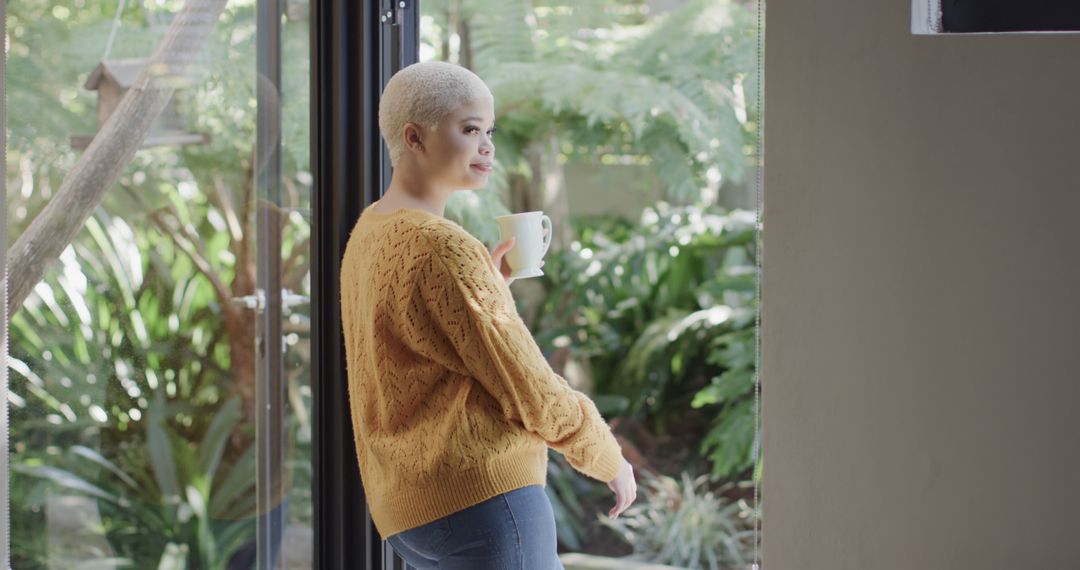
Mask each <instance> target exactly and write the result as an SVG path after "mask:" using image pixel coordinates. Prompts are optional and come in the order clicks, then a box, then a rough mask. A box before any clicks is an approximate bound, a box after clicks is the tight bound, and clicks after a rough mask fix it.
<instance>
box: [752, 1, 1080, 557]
mask: <svg viewBox="0 0 1080 570" xmlns="http://www.w3.org/2000/svg"><path fill="white" fill-rule="evenodd" d="M767 6H768V7H767V12H768V15H767V29H768V32H767V40H766V43H767V50H766V61H767V63H766V82H765V83H766V85H767V88H766V113H767V115H766V124H765V146H766V151H765V163H766V166H765V175H764V180H765V189H764V196H765V217H764V224H765V228H766V229H765V237H764V240H765V245H764V247H765V253H764V284H763V287H764V291H763V295H764V297H763V302H764V304H763V316H762V324H763V327H764V329H763V351H764V353H763V358H764V360H763V367H762V383H763V384H762V390H763V398H764V400H763V422H764V443H763V453H764V482H763V486H762V498H763V503H762V505H763V508H764V528H763V540H764V545H763V562H764V564H763V568H764V570H786V569H792V570H814V569H822V570H826V569H827V570H836V569H849V568H851V569H860V570H868V569H890V570H891V569H896V570H912V569H919V570H928V569H942V570H944V569H950V570H956V569H969V568H970V569H979V570H989V569H999V568H1000V569H1010V570H1012V569H1016V568H1055V569H1066V568H1080V548H1078V547H1077V537H1078V536H1080V220H1078V218H1080V179H1078V176H1077V171H1078V168H1080V104H1078V102H1080V35H1008V36H986V35H983V36H913V35H911V33H910V26H911V15H910V9H911V7H910V3H909V2H906V1H894V2H866V1H865V0H815V1H814V2H805V1H803V2H796V1H793V0H771V1H769V2H768V5H767Z"/></svg>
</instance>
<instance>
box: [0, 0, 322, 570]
mask: <svg viewBox="0 0 1080 570" xmlns="http://www.w3.org/2000/svg"><path fill="white" fill-rule="evenodd" d="M6 10H7V14H6V18H5V22H6V25H5V32H6V40H7V41H6V46H7V61H6V68H5V71H4V79H5V85H6V101H7V110H8V112H7V113H6V117H5V126H6V133H7V141H6V145H5V150H6V159H5V161H4V164H5V167H6V176H5V182H6V184H7V187H6V188H7V192H6V193H5V195H6V203H5V205H4V213H5V215H6V220H7V224H6V226H5V230H6V232H5V236H6V238H7V244H8V247H7V248H6V251H7V255H6V258H5V260H4V261H5V267H6V271H7V274H8V275H9V280H8V281H7V283H6V284H7V289H8V296H7V307H8V318H9V320H10V322H9V323H8V324H9V326H8V328H7V330H8V333H9V337H10V338H9V339H8V348H9V352H10V356H9V358H8V367H7V369H6V372H7V376H6V384H5V387H6V389H7V392H6V395H7V402H8V409H9V415H10V417H9V425H8V428H9V429H8V432H7V433H8V436H9V439H8V445H9V451H10V456H9V457H8V464H7V465H6V466H5V469H4V474H5V475H8V476H9V477H10V494H9V497H8V498H9V500H8V501H5V504H6V505H9V508H10V516H9V524H8V525H5V528H6V529H9V531H10V532H9V535H8V542H7V543H6V544H8V548H9V555H10V565H11V568H15V569H20V568H51V567H73V568H74V567H79V566H80V565H86V564H89V565H93V566H94V567H95V568H204V569H209V568H226V569H234V568H245V569H246V568H259V569H264V568H267V569H268V568H289V569H294V568H310V567H312V558H313V554H312V553H313V544H314V535H313V531H312V529H313V522H312V521H313V516H314V515H313V511H314V508H313V503H312V492H311V489H312V478H313V469H312V460H311V449H312V441H313V437H312V409H313V402H312V386H311V374H310V370H311V361H312V357H311V352H312V351H311V344H310V338H311V335H310V329H311V326H310V323H311V319H310V316H311V304H310V302H309V298H310V289H311V265H312V263H311V257H310V253H309V252H310V249H311V248H310V246H309V244H310V243H311V241H310V236H311V225H312V224H311V217H312V216H311V195H312V187H313V176H312V173H311V170H312V169H311V165H310V158H309V155H310V145H309V112H308V109H309V103H308V92H309V77H310V75H309V71H308V70H309V67H310V65H309V57H308V49H309V48H308V46H309V37H310V33H309V30H310V26H309V22H310V21H309V3H308V2H307V0H183V1H181V0H60V1H54V0H12V1H10V2H7V3H6Z"/></svg>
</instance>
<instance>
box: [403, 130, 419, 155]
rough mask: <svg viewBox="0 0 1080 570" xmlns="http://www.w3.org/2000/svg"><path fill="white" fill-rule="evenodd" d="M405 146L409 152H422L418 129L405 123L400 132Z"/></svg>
mask: <svg viewBox="0 0 1080 570" xmlns="http://www.w3.org/2000/svg"><path fill="white" fill-rule="evenodd" d="M402 139H404V141H405V146H406V147H407V148H409V149H410V150H414V151H419V152H424V141H423V139H422V138H421V133H420V129H419V127H417V126H416V125H415V124H413V123H405V126H404V127H403V132H402Z"/></svg>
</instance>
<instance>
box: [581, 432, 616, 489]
mask: <svg viewBox="0 0 1080 570" xmlns="http://www.w3.org/2000/svg"><path fill="white" fill-rule="evenodd" d="M611 441H612V442H613V443H614V445H606V446H604V452H603V453H601V454H600V455H597V456H596V461H594V462H593V464H592V469H590V470H589V471H591V472H592V473H593V474H594V475H593V477H595V478H596V479H599V480H600V481H601V482H603V483H610V482H611V480H612V479H614V478H615V477H616V476H618V475H619V470H620V469H622V464H623V455H622V448H620V447H619V444H618V442H617V441H615V440H614V438H611Z"/></svg>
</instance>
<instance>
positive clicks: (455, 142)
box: [423, 97, 495, 189]
mask: <svg viewBox="0 0 1080 570" xmlns="http://www.w3.org/2000/svg"><path fill="white" fill-rule="evenodd" d="M494 134H495V103H494V101H492V100H491V98H488V97H485V98H482V99H476V100H473V101H470V102H468V103H466V104H464V105H462V106H460V107H458V108H457V109H455V110H454V111H453V112H451V113H450V114H448V115H447V116H446V117H444V118H443V120H442V121H441V122H440V123H439V126H438V127H437V128H436V129H434V130H433V131H428V135H427V137H425V139H424V147H425V149H426V152H425V153H424V160H423V163H424V170H425V171H426V173H427V174H428V176H430V178H431V180H432V182H435V183H437V184H440V185H445V186H449V187H452V188H455V189H474V188H483V187H484V186H485V185H487V181H488V176H490V174H491V165H492V161H493V160H494V159H495V145H494V144H492V142H491V137H492V135H494Z"/></svg>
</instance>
